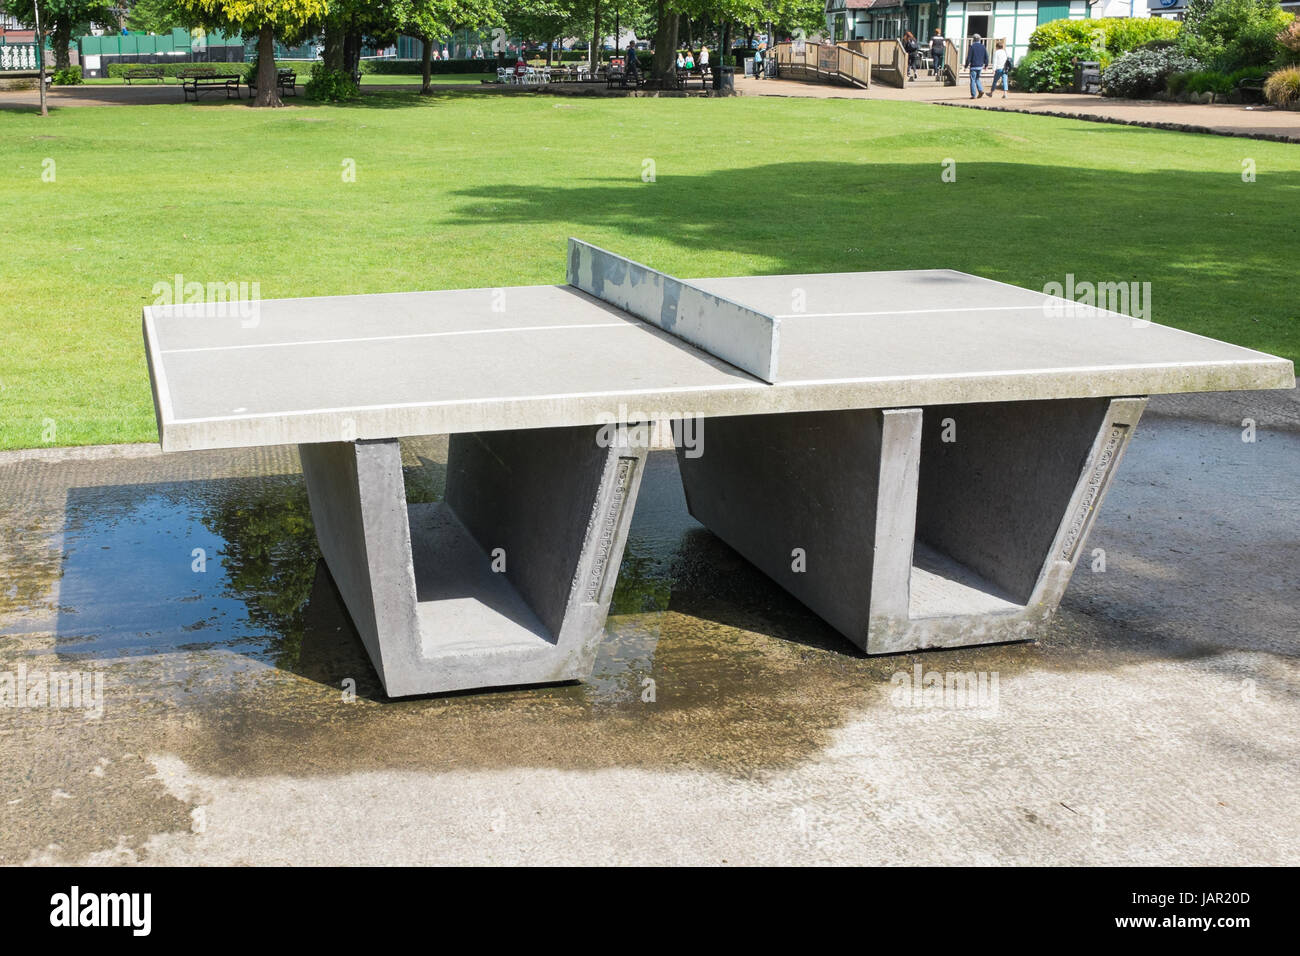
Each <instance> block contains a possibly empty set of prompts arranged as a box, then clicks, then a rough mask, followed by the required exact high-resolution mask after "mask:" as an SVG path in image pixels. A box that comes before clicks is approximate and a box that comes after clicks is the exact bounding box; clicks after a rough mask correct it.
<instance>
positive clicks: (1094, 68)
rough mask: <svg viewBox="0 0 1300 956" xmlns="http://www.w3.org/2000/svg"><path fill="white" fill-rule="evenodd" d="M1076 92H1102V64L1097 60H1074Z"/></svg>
mask: <svg viewBox="0 0 1300 956" xmlns="http://www.w3.org/2000/svg"><path fill="white" fill-rule="evenodd" d="M1074 92H1076V93H1100V92H1101V64H1100V63H1098V62H1097V61H1096V60H1075V61H1074Z"/></svg>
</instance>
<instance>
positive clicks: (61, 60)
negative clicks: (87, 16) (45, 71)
mask: <svg viewBox="0 0 1300 956" xmlns="http://www.w3.org/2000/svg"><path fill="white" fill-rule="evenodd" d="M53 26H54V32H53V33H52V34H51V35H50V42H52V43H53V44H54V69H56V70H66V69H67V68H68V46H69V44H71V43H72V21H71V20H69V19H68V18H67V17H59V19H57V20H55V21H54V24H53Z"/></svg>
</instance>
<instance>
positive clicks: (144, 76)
mask: <svg viewBox="0 0 1300 956" xmlns="http://www.w3.org/2000/svg"><path fill="white" fill-rule="evenodd" d="M163 76H164V74H163V68H162V67H161V66H133V67H130V68H128V69H126V70H123V71H122V79H123V80H124V81H125V82H126V85H127V86H130V85H131V81H132V80H157V81H158V82H159V83H162V82H163Z"/></svg>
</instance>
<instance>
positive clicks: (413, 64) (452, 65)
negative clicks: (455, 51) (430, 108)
mask: <svg viewBox="0 0 1300 956" xmlns="http://www.w3.org/2000/svg"><path fill="white" fill-rule="evenodd" d="M510 62H512V63H513V62H514V61H513V60H511V61H510ZM429 68H430V72H431V73H432V74H434V75H435V76H436V75H441V74H450V73H492V72H494V71H495V70H496V68H497V63H496V60H495V59H493V58H492V57H486V58H485V59H482V60H466V59H461V60H433V61H431V62H430V63H429ZM361 72H362V73H363V74H374V75H377V76H398V75H401V76H408V75H410V74H412V73H414V74H417V75H419V74H422V73H423V72H424V61H423V60H396V59H390V58H385V59H382V60H362V61H361Z"/></svg>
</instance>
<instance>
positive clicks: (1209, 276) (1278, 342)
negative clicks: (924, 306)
mask: <svg viewBox="0 0 1300 956" xmlns="http://www.w3.org/2000/svg"><path fill="white" fill-rule="evenodd" d="M1117 129H1118V128H1117ZM931 145H932V146H933V148H934V153H935V158H934V160H933V162H927V163H894V162H879V161H877V162H862V163H850V162H827V161H823V162H776V163H762V164H758V165H752V166H741V167H738V168H728V169H721V170H711V171H708V172H703V173H697V174H691V173H683V172H679V171H678V170H677V168H675V167H674V166H673V165H672V164H671V163H669V162H661V163H660V164H659V167H658V175H657V177H656V181H654V182H652V183H644V182H642V181H641V178H640V173H641V169H642V167H641V160H640V159H636V160H635V162H633V161H632V160H631V159H630V158H628V157H627V156H611V157H610V158H609V159H608V160H607V161H605V162H602V164H601V166H600V169H601V170H602V172H597V173H595V174H590V175H587V176H585V177H582V178H579V177H574V178H570V179H568V180H566V181H564V182H563V183H562V184H557V185H552V184H549V183H546V182H532V183H528V184H526V185H521V184H496V185H488V186H475V187H468V188H462V189H460V190H457V191H455V193H454V194H455V195H457V196H459V197H460V198H461V200H462V201H463V202H462V204H461V205H460V207H459V208H458V209H457V210H456V212H455V219H453V221H460V222H464V223H471V222H473V223H477V224H481V223H482V221H483V218H484V217H485V216H490V217H491V218H493V219H495V220H498V221H501V222H505V223H532V224H543V223H553V224H557V225H562V226H563V227H564V228H566V229H567V230H568V231H569V232H570V233H571V234H573V235H576V236H579V237H581V238H584V239H588V240H590V241H592V242H595V243H597V244H603V245H605V246H606V247H608V248H611V249H612V250H613V251H616V252H619V253H621V254H624V255H627V256H630V257H631V258H634V259H640V260H641V261H644V262H646V263H647V264H648V265H651V266H654V267H656V268H661V269H664V270H665V271H668V272H671V273H675V274H678V275H682V276H684V277H690V276H702V275H719V274H755V273H768V274H784V273H791V274H798V273H806V272H837V271H874V270H888V269H936V268H950V269H958V270H961V271H964V272H970V273H973V274H977V275H982V276H986V277H988V278H992V279H998V280H1001V281H1005V282H1010V283H1013V284H1016V285H1020V286H1024V287H1028V288H1035V289H1041V288H1043V286H1044V284H1045V283H1048V282H1059V283H1062V284H1064V283H1065V282H1066V280H1067V276H1069V275H1073V276H1074V277H1075V281H1076V282H1083V281H1091V282H1135V281H1136V282H1150V283H1151V304H1152V313H1151V315H1150V318H1151V319H1152V320H1153V321H1155V322H1160V323H1163V324H1168V325H1174V326H1178V327H1181V328H1187V329H1191V330H1193V331H1197V332H1201V333H1203V334H1207V335H1215V336H1220V337H1226V338H1228V339H1229V340H1231V341H1236V342H1239V343H1240V344H1244V345H1249V346H1251V347H1253V348H1260V349H1264V350H1266V351H1273V352H1275V353H1278V354H1282V355H1285V356H1287V357H1290V358H1293V359H1295V358H1296V357H1300V332H1298V331H1297V326H1296V322H1295V320H1296V319H1297V318H1300V316H1298V315H1297V309H1296V304H1295V300H1294V297H1293V296H1292V295H1291V288H1292V270H1291V268H1290V266H1289V264H1288V263H1287V262H1286V261H1285V260H1284V258H1282V257H1279V255H1278V251H1279V248H1281V247H1282V246H1284V245H1285V244H1287V243H1293V242H1294V241H1295V239H1296V238H1297V234H1298V233H1300V227H1298V226H1297V222H1296V220H1295V218H1294V216H1293V215H1292V213H1291V212H1290V210H1292V209H1293V208H1294V206H1295V203H1296V202H1297V201H1300V178H1297V177H1287V176H1285V175H1280V174H1275V175H1271V176H1268V175H1261V176H1260V177H1259V179H1258V180H1257V181H1256V182H1255V183H1252V184H1249V185H1247V184H1243V183H1242V181H1241V176H1240V169H1226V170H1225V171H1224V172H1223V173H1205V172H1187V171H1181V170H1167V169H1165V170H1161V169H1155V168H1151V169H1147V170H1144V171H1141V172H1123V171H1117V170H1113V169H1082V168H1077V167H1070V166H1047V165H1036V164H1031V163H1012V162H993V163H990V162H965V161H963V162H960V163H957V164H956V166H955V172H956V181H955V182H946V181H944V179H943V173H944V169H945V166H944V163H945V161H948V162H951V160H949V158H948V157H949V156H950V155H951V151H952V150H951V147H950V146H948V145H945V144H944V143H942V142H940V143H934V144H931ZM646 148H647V149H650V147H646ZM866 148H867V149H868V150H871V149H873V144H872V143H871V142H870V141H868V143H867V145H866ZM640 155H641V154H640V153H637V156H640ZM647 155H651V156H653V152H648V153H647ZM603 170H610V172H608V173H605V172H603ZM719 270H722V271H721V272H720V271H719Z"/></svg>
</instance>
